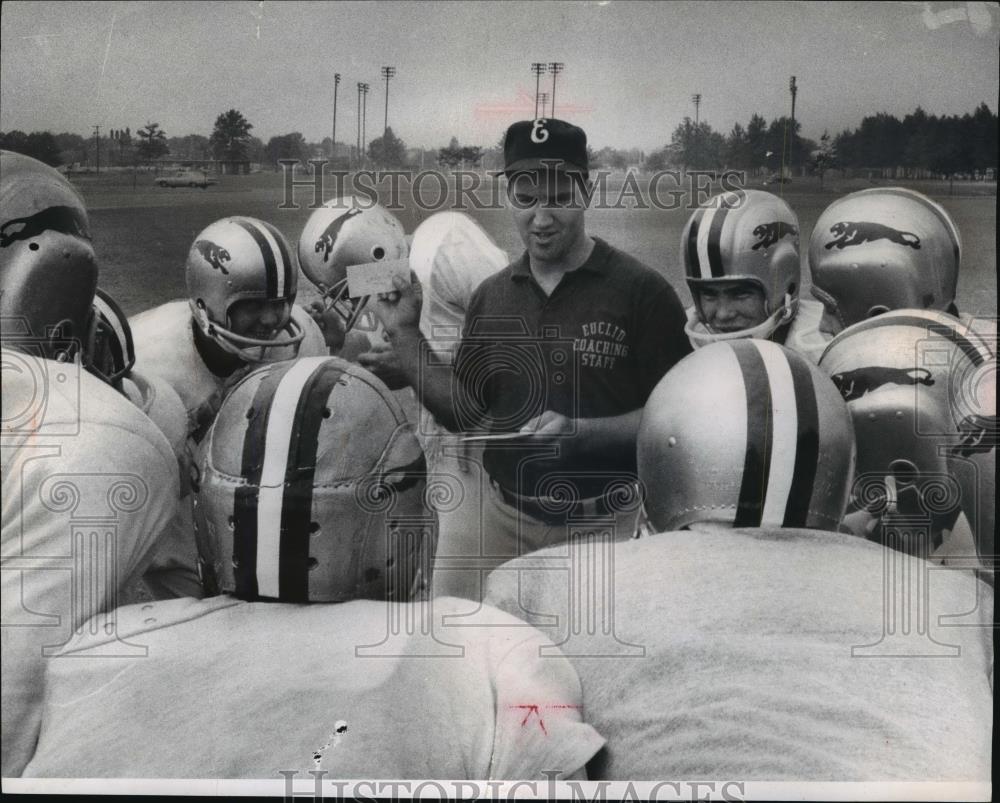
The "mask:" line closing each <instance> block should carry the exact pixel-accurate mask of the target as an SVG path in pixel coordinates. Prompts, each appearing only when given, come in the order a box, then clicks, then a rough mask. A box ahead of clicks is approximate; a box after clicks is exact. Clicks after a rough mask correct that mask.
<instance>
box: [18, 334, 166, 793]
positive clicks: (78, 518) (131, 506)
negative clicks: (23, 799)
mask: <svg viewBox="0 0 1000 803" xmlns="http://www.w3.org/2000/svg"><path fill="white" fill-rule="evenodd" d="M2 360H3V437H2V440H0V459H2V491H3V494H2V515H0V527H2V529H0V532H2V543H3V572H2V590H3V593H2V612H3V622H2V624H3V626H2V628H0V634H2V643H3V645H2V656H3V726H4V735H3V775H5V776H16V775H18V774H20V772H21V770H22V768H23V767H24V765H25V764H26V763H27V761H28V759H29V758H30V756H31V751H32V749H33V747H34V744H35V739H36V737H37V734H38V727H39V723H40V719H41V711H40V704H41V700H42V693H43V685H42V679H43V671H44V667H45V665H46V664H48V663H49V659H48V655H49V653H50V652H51V651H53V650H57V649H58V648H59V647H60V645H62V644H65V643H66V642H67V641H69V639H70V638H71V636H72V634H73V633H74V631H76V630H77V629H78V628H80V627H81V626H82V625H83V623H84V622H85V621H86V620H88V619H90V618H91V617H93V616H94V615H95V614H98V613H99V612H101V611H105V610H109V609H110V608H113V607H114V605H115V594H116V592H117V590H118V589H120V588H121V587H122V586H123V585H124V584H125V582H126V581H127V580H128V579H129V577H130V576H131V575H133V574H134V573H136V572H137V571H138V570H140V569H141V568H142V563H143V561H144V559H145V558H146V554H147V553H148V551H149V549H150V547H151V546H152V544H153V543H154V541H155V540H156V539H157V537H158V536H159V535H160V533H161V532H162V530H163V529H164V527H165V526H166V524H167V522H168V521H169V520H170V519H171V518H172V516H173V515H174V512H175V510H176V507H177V497H178V476H177V474H178V472H177V461H176V458H175V457H174V454H173V452H172V451H171V449H170V445H169V444H168V443H167V441H166V439H165V438H164V436H163V434H162V433H161V432H160V431H159V429H157V428H156V426H155V425H154V424H153V423H152V421H150V420H149V418H147V417H146V416H145V415H144V414H143V413H142V412H140V411H139V410H138V409H137V408H136V407H135V406H134V405H133V404H132V403H130V402H129V400H128V399H126V398H125V397H124V396H122V394H120V393H118V392H117V391H116V390H114V389H113V388H112V387H110V386H109V385H107V384H105V383H104V382H102V381H100V380H99V379H97V378H96V377H94V376H91V375H90V374H88V373H86V372H84V371H82V370H81V369H80V367H79V366H78V365H76V364H67V363H59V362H53V361H51V360H42V359H38V358H36V357H30V356H27V355H25V354H21V353H19V352H15V351H11V350H8V349H4V350H3V351H2ZM93 621H94V623H95V626H96V624H97V623H98V621H99V620H93ZM105 624H108V625H109V628H110V631H111V634H112V635H111V636H109V638H111V639H114V635H113V634H114V633H115V630H114V626H113V624H111V623H108V622H104V623H102V625H101V626H102V628H103V627H104V625H105ZM105 632H106V631H105ZM106 634H107V633H106Z"/></svg>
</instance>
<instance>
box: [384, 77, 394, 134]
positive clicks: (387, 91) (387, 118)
mask: <svg viewBox="0 0 1000 803" xmlns="http://www.w3.org/2000/svg"><path fill="white" fill-rule="evenodd" d="M395 74H396V68H395V67H383V68H382V77H383V78H385V123H384V124H383V125H382V136H383V137H385V132H386V131H388V130H389V79H390V78H392V76H394V75H395Z"/></svg>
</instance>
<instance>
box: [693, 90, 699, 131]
mask: <svg viewBox="0 0 1000 803" xmlns="http://www.w3.org/2000/svg"><path fill="white" fill-rule="evenodd" d="M691 100H692V101H693V102H694V125H695V128H697V127H698V107H699V106H701V95H700V94H694V95H692V96H691Z"/></svg>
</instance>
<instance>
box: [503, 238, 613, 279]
mask: <svg viewBox="0 0 1000 803" xmlns="http://www.w3.org/2000/svg"><path fill="white" fill-rule="evenodd" d="M592 239H593V240H594V248H593V250H592V251H591V252H590V256H589V257H587V261H586V262H584V263H583V264H582V265H581V266H580V267H578V268H574V269H573V270H570V271H566V274H564V275H568V274H570V273H576V272H577V271H586V272H588V273H595V274H597V275H598V276H603V275H605V274H606V273H607V272H608V254H609V253H610V252H611V246H610V245H608V244H607V243H606V242H604V240H602V239H601V238H600V237H594V238H592ZM528 259H529V257H528V252H527V251H525V252H524V253H522V254H521V256H520V257H519V258H518V259H517V260H516V261H515V262H513V263H512V264H511V271H510V278H511V280H520V281H523V280H525V279H533V278H534V277H533V276H532V275H531V267H530V265H529V262H528Z"/></svg>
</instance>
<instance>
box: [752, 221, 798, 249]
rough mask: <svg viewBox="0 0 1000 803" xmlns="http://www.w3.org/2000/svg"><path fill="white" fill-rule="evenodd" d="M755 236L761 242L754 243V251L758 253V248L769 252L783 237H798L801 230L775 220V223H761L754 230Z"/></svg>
mask: <svg viewBox="0 0 1000 803" xmlns="http://www.w3.org/2000/svg"><path fill="white" fill-rule="evenodd" d="M753 236H754V237H756V238H757V239H758V240H759V242H757V243H754V245H753V250H754V251H756V250H757V249H758V248H763V249H764V250H767V249H768V248H770V247H771V246H772V245H774V244H775V243H776V242H778V240H780V239H781V238H782V237H788V236H790V237H798V236H799V230H798V227H796V226H792V225H790V224H788V223H785V222H784V221H781V220H775V221H774V222H773V223H761V224H760V225H759V226H757V227H756V228H755V229H754V230H753Z"/></svg>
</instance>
